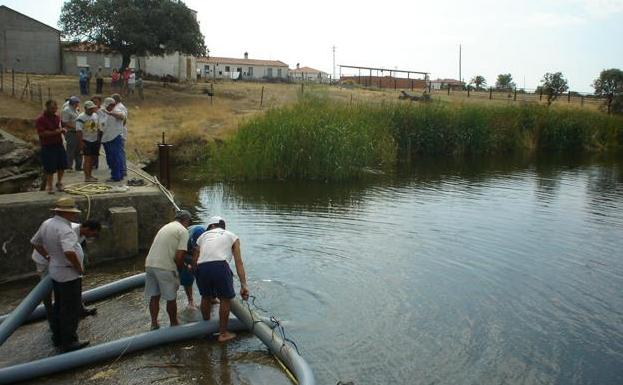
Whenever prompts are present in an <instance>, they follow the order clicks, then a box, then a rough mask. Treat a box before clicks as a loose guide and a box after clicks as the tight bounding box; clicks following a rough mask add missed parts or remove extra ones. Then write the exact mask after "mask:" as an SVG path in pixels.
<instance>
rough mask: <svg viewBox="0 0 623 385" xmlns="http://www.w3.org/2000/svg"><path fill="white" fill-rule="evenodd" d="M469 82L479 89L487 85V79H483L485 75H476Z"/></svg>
mask: <svg viewBox="0 0 623 385" xmlns="http://www.w3.org/2000/svg"><path fill="white" fill-rule="evenodd" d="M471 83H472V84H473V85H474V86H476V89H477V90H481V89H483V88H485V86H486V85H487V81H486V80H485V77H484V76H482V75H476V76H474V77H473V78H472V81H471Z"/></svg>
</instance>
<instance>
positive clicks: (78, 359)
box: [0, 318, 246, 384]
mask: <svg viewBox="0 0 623 385" xmlns="http://www.w3.org/2000/svg"><path fill="white" fill-rule="evenodd" d="M218 329H219V325H218V320H212V321H201V322H195V323H191V324H185V325H180V326H174V327H165V328H161V329H158V330H154V331H150V332H145V333H142V334H137V335H135V336H132V337H126V338H122V339H119V340H116V341H112V342H107V343H104V344H100V345H96V346H92V347H88V348H84V349H81V350H77V351H73V352H69V353H64V354H59V355H56V356H52V357H47V358H43V359H40V360H37V361H32V362H27V363H24V364H19V365H14V366H9V367H7V368H2V369H0V384H12V383H14V382H19V381H26V380H31V379H33V378H37V377H41V376H48V375H50V374H54V373H59V372H62V371H65V370H69V369H74V368H77V367H80V366H84V365H89V364H93V363H95V362H98V361H103V360H109V359H115V358H117V357H119V356H120V355H124V354H129V353H133V352H136V351H139V350H144V349H148V348H152V347H155V346H158V345H163V344H168V343H171V342H178V341H183V340H188V339H191V338H197V337H202V336H205V335H207V334H211V333H215V332H217V331H218ZM228 329H229V330H233V331H239V330H245V329H246V325H244V324H243V323H241V322H240V321H238V320H237V319H233V318H232V319H230V320H229V327H228Z"/></svg>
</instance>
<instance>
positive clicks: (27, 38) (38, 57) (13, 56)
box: [0, 6, 61, 74]
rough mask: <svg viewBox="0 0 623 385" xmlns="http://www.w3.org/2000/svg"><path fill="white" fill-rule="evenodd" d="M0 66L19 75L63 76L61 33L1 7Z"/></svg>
mask: <svg viewBox="0 0 623 385" xmlns="http://www.w3.org/2000/svg"><path fill="white" fill-rule="evenodd" d="M0 64H2V66H3V67H4V68H8V69H11V68H14V69H15V70H16V71H18V72H30V73H41V74H57V73H60V69H61V51H60V32H59V31H57V30H55V29H54V28H52V27H49V26H47V25H44V24H42V23H40V22H38V21H36V20H34V19H31V18H29V17H27V16H25V15H22V14H20V13H18V12H15V11H13V10H11V9H9V8H7V7H4V6H0Z"/></svg>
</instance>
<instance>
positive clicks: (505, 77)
mask: <svg viewBox="0 0 623 385" xmlns="http://www.w3.org/2000/svg"><path fill="white" fill-rule="evenodd" d="M495 88H497V89H498V90H512V89H513V88H515V83H514V82H513V76H512V75H511V74H499V75H498V80H497V81H496V82H495Z"/></svg>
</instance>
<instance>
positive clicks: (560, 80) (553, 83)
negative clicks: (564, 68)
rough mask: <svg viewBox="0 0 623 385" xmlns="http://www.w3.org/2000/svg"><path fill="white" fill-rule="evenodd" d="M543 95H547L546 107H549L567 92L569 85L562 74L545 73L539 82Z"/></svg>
mask: <svg viewBox="0 0 623 385" xmlns="http://www.w3.org/2000/svg"><path fill="white" fill-rule="evenodd" d="M541 84H542V87H543V93H544V94H546V95H547V105H548V106H550V105H551V104H552V102H553V101H554V100H556V99H557V98H558V97H559V96H560V95H562V94H564V93H565V92H567V90H568V89H569V85H568V84H567V79H565V78H564V76H562V72H555V73H550V72H548V73H546V74H545V76H543V80H541Z"/></svg>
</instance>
